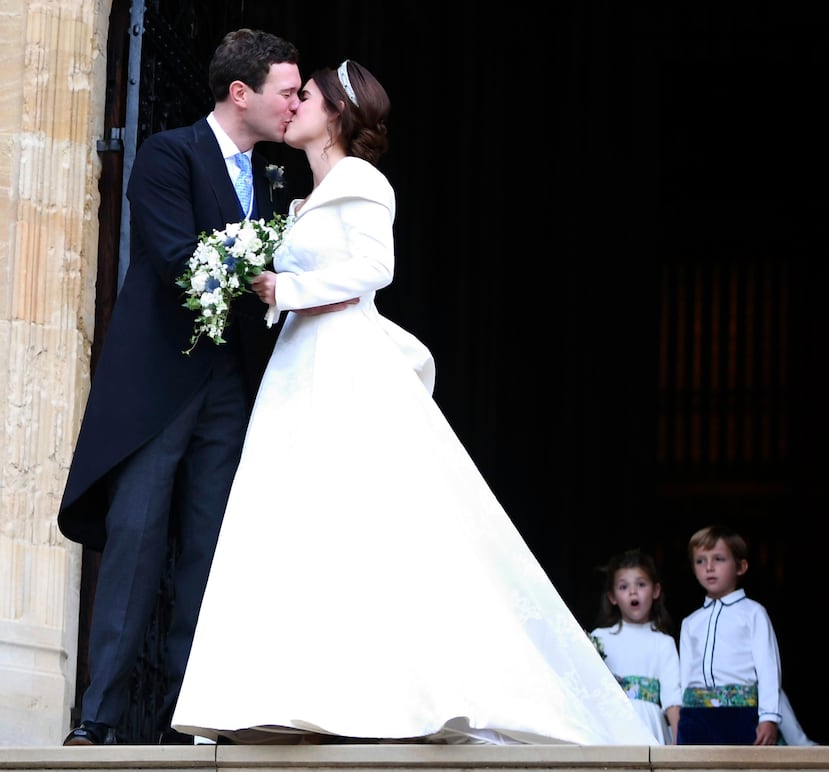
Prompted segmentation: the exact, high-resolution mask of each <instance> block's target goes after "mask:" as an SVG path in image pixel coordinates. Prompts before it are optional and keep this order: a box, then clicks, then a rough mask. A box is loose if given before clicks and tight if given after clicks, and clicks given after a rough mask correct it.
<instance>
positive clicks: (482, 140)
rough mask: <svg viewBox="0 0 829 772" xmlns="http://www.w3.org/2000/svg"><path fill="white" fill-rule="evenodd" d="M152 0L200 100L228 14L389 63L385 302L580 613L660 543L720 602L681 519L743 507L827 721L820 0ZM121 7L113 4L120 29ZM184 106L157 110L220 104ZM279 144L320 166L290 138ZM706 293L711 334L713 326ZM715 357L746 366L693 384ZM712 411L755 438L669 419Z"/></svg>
mask: <svg viewBox="0 0 829 772" xmlns="http://www.w3.org/2000/svg"><path fill="white" fill-rule="evenodd" d="M147 5H148V8H149V10H151V11H152V12H153V13H154V14H157V15H158V16H159V17H160V18H162V19H164V20H165V22H164V23H165V24H169V27H170V31H171V32H172V34H174V35H176V36H177V37H178V40H177V42H176V44H175V45H172V46H170V47H171V48H172V49H173V50H174V51H175V52H176V54H177V55H180V56H182V57H183V58H184V59H187V61H188V62H189V64H188V66H189V67H190V69H189V70H188V69H187V67H185V64H186V63H187V62H185V63H184V64H181V65H179V66H178V67H177V68H176V69H175V71H174V72H167V73H165V72H164V71H163V67H162V68H161V69H160V70H159V72H157V73H156V74H155V76H154V78H155V81H154V84H155V87H160V86H161V85H162V84H163V83H165V82H167V81H171V80H176V79H178V80H179V81H180V82H183V81H185V80H186V79H189V78H192V82H190V81H188V83H189V85H188V91H189V92H190V96H191V97H194V96H195V94H196V92H198V90H199V88H201V89H203V88H204V87H205V83H206V71H207V62H208V60H209V56H210V54H211V53H212V51H213V49H214V48H215V46H216V44H217V43H218V42H219V40H220V39H221V37H222V35H223V34H224V33H225V32H227V31H228V30H231V29H234V28H236V27H240V26H250V27H260V28H263V29H268V30H270V31H273V32H275V33H277V34H280V35H282V36H284V37H287V38H289V39H290V40H292V41H293V42H294V43H296V44H297V46H298V47H299V49H300V51H301V53H302V62H301V67H302V70H303V73H304V74H305V75H306V76H307V75H310V74H311V72H312V71H313V70H314V69H315V68H316V67H318V66H328V65H331V66H336V65H337V64H339V62H340V61H342V60H343V59H344V58H347V57H348V58H352V59H356V60H357V61H359V62H360V63H361V64H363V65H365V66H367V67H368V68H369V69H370V70H372V72H374V74H375V75H377V76H378V77H379V78H380V80H381V81H382V82H383V84H384V85H385V86H386V88H387V90H388V92H389V94H390V96H391V100H392V113H391V119H390V138H391V150H390V152H389V153H388V154H387V156H385V157H384V158H383V159H382V161H381V168H382V169H383V170H384V171H385V172H386V174H387V175H388V177H389V178H390V180H391V182H392V184H393V186H394V188H395V190H396V194H397V204H398V216H397V220H396V224H395V235H396V249H397V268H396V279H395V283H394V284H393V285H392V286H391V287H390V288H388V289H386V290H384V291H383V292H382V293H380V295H379V296H378V305H379V306H380V308H381V310H382V311H383V312H384V313H385V314H386V315H388V316H390V317H391V318H393V319H394V320H395V321H396V322H398V323H400V324H402V325H403V326H404V327H406V328H408V329H409V330H411V331H412V332H414V333H415V334H417V335H418V336H419V337H420V338H421V339H422V340H423V341H424V342H425V343H427V344H428V345H429V346H430V348H431V349H432V351H433V353H434V355H435V358H436V361H437V387H436V392H435V398H436V400H437V402H438V403H439V405H440V406H441V408H442V409H443V411H444V412H445V414H446V415H447V417H448V419H449V421H450V423H451V424H452V426H453V427H454V429H455V431H456V432H457V434H458V435H459V437H460V438H461V440H462V441H463V442H464V444H465V445H466V447H467V448H468V449H469V452H470V453H471V455H472V456H473V458H474V459H475V461H476V463H477V464H478V466H479V468H480V469H481V471H482V473H483V474H484V476H485V477H486V479H487V480H488V481H489V483H490V485H491V486H492V488H493V490H494V491H495V493H496V495H497V496H498V497H499V499H500V500H501V502H502V503H503V505H504V507H505V508H506V510H507V511H508V513H509V514H510V516H511V517H512V519H513V521H514V523H515V524H516V526H517V527H518V528H519V530H520V531H521V533H522V534H523V536H524V538H525V539H526V540H527V542H528V543H529V545H530V546H531V548H532V549H533V551H534V552H535V554H536V555H537V556H538V558H539V560H540V562H541V563H542V565H543V566H544V568H545V569H546V571H547V573H548V575H549V576H550V578H551V579H552V580H553V581H554V583H555V584H556V586H557V587H558V589H559V591H560V593H561V594H562V596H563V597H564V599H565V601H566V602H567V603H568V604H569V605H570V607H571V608H572V609H573V611H574V613H575V614H576V616H577V618H578V619H579V621H580V622H581V623H582V624H583V625H584V626H585V627H586V628H590V627H592V626H593V622H594V616H595V614H596V612H597V610H598V605H599V597H600V591H601V587H602V581H603V577H602V574H601V571H600V568H601V566H602V564H603V563H604V562H605V561H606V560H607V558H608V557H609V556H610V555H611V554H612V553H614V552H617V551H620V550H623V549H627V548H629V547H636V546H638V547H641V548H643V549H645V550H647V551H649V552H651V553H653V554H654V555H655V556H656V558H657V562H658V564H659V566H660V568H661V570H662V572H663V578H664V582H665V589H666V594H667V601H668V608H669V609H670V611H671V612H672V614H673V616H674V619H675V623H676V632H677V633H678V631H679V622H680V621H681V619H682V617H683V616H685V615H686V614H688V613H690V612H691V611H693V610H694V609H695V608H696V607H698V606H699V605H700V604H701V602H702V599H703V594H702V590H701V588H700V587H699V586H698V585H697V584H696V581H695V579H694V578H693V574H692V572H691V569H690V566H689V562H688V559H687V555H686V545H687V542H688V538H689V537H690V535H691V534H692V533H693V532H694V531H695V530H696V529H698V528H699V527H702V526H704V525H708V524H710V523H711V522H714V521H725V522H728V523H730V524H732V525H733V526H735V527H736V528H738V529H739V530H741V532H742V533H743V534H744V535H745V536H746V537H747V538H748V540H749V543H750V547H751V560H750V568H749V572H748V575H747V578H746V588H747V590H748V592H749V594H750V595H751V596H752V597H754V598H755V599H756V600H758V601H760V602H761V603H763V604H764V605H766V607H767V608H768V610H769V612H770V614H771V616H772V620H773V622H774V624H775V627H776V629H777V633H778V637H779V640H780V646H781V651H782V658H783V672H784V687H785V688H786V690H787V692H788V693H789V696H790V698H791V700H792V702H793V704H794V707H795V710H796V711H797V713H798V718H799V720H800V721H801V723H802V724H803V725H804V728H805V729H806V732H807V734H809V735H810V737H811V738H812V739H814V740H816V741H818V742H820V743H826V742H829V731H827V729H826V727H825V724H824V722H822V721H821V720H820V719H821V714H822V710H821V706H822V702H823V694H824V693H825V692H826V690H827V689H829V683H827V677H826V675H825V672H824V671H823V669H822V668H820V667H819V666H817V667H816V666H815V664H814V663H815V662H819V661H821V660H822V656H821V655H822V647H820V646H818V645H817V642H816V640H815V639H816V637H817V636H816V633H815V632H814V631H813V627H816V626H817V624H816V623H817V622H818V621H819V613H818V612H819V609H820V606H819V605H818V603H819V598H820V595H821V585H820V582H821V581H822V579H823V571H822V568H823V565H824V563H825V560H826V556H825V549H824V540H823V532H824V525H823V520H824V517H825V514H826V511H827V486H826V466H827V460H829V459H828V458H827V450H826V441H825V429H826V424H827V413H826V399H825V395H826V393H827V387H829V383H828V382H827V377H826V374H825V367H824V365H823V359H824V357H825V352H826V348H827V346H826V341H827V333H829V324H827V313H826V302H825V299H824V295H825V293H826V285H827V282H826V280H827V269H826V254H825V242H826V239H825V236H826V222H827V205H829V196H827V189H826V180H827V170H829V164H827V160H829V159H827V136H829V132H828V131H827V129H829V125H827V120H826V117H825V113H826V110H825V106H824V102H825V94H826V83H827V77H826V76H827V74H829V68H828V67H827V40H828V39H829V37H828V36H827V33H829V11H825V10H821V9H822V6H821V5H820V4H812V5H809V6H807V5H806V4H800V3H797V2H751V3H749V2H739V1H738V2H729V3H721V2H720V3H714V2H707V1H705V0H702V1H700V2H675V1H674V2H670V3H663V2H659V3H657V2H653V3H643V2H626V3H620V2H617V1H614V0H607V1H606V2H592V1H591V0H584V1H583V2H577V1H575V0H570V1H566V2H560V3H554V4H548V5H547V6H543V11H542V10H538V11H535V10H530V9H529V7H524V6H525V4H523V3H508V4H505V5H503V6H500V7H496V8H495V9H494V10H493V9H487V11H486V12H485V11H484V7H483V6H479V5H477V4H471V3H462V4H447V3H437V2H413V1H412V0H410V1H408V2H406V1H403V2H393V3H390V2H384V1H383V0H365V1H362V2H356V1H355V2H345V1H344V0H338V1H334V0H332V1H331V2H326V3H309V2H297V1H295V0H291V1H290V2H268V3H265V2H262V3H250V2H242V1H240V0H237V1H236V2H229V1H228V0H205V1H204V2H198V3H196V2H189V3H188V2H173V1H172V0H169V1H167V0H155V2H150V3H148V4H147ZM527 6H528V4H527ZM127 7H128V4H127V3H125V2H124V0H115V2H114V3H113V20H112V25H111V29H114V28H115V26H116V15H117V14H118V13H121V15H122V18H123V14H124V9H125V8H127ZM119 9H120V11H119ZM161 38H163V36H159V39H161ZM161 47H163V46H161ZM145 48H147V44H146V43H145ZM145 58H147V59H149V58H151V55H150V52H149V51H146V52H145ZM110 60H111V66H114V63H115V61H116V60H117V57H116V56H114V55H113V52H112V51H111V52H110ZM188 73H189V75H188ZM201 79H203V80H201ZM119 82H120V81H117V78H116V80H115V81H112V82H111V83H110V88H112V89H117V88H118V87H119V86H118V83H119ZM142 88H144V87H143V86H142ZM208 107H209V105H208ZM182 109H183V108H182ZM191 109H195V116H192V115H191V116H188V115H184V114H183V115H180V116H175V115H167V114H164V115H163V116H162V117H161V118H159V117H158V115H156V118H155V119H154V121H153V125H152V126H151V127H150V129H151V130H156V129H159V128H165V127H166V126H167V125H172V124H174V123H175V122H176V118H177V117H178V118H179V119H181V120H184V119H185V118H186V119H187V121H186V122H189V120H190V119H192V118H193V117H196V116H197V115H199V114H201V112H203V103H202V104H199V105H196V106H195V108H192V106H191ZM185 112H186V111H185ZM145 128H146V127H145ZM263 149H265V150H266V152H268V153H269V154H270V155H271V156H272V158H273V159H274V160H276V161H279V162H282V163H284V164H285V165H286V166H287V172H288V175H289V179H290V180H291V181H292V182H293V184H294V185H295V186H296V187H301V186H302V180H303V179H305V180H306V184H307V175H306V172H305V165H304V158H303V157H302V156H301V155H299V154H297V153H296V152H295V151H292V150H291V149H290V148H286V147H284V146H269V147H266V148H263ZM102 185H103V183H102ZM296 187H295V190H296ZM296 192H297V193H298V194H304V193H305V192H306V191H304V190H296ZM104 219H105V218H103V217H102V224H103V223H104ZM110 219H111V218H110ZM105 272H106V268H105V267H103V268H102V270H101V274H102V275H104V274H105ZM717 288H719V289H722V293H723V294H722V296H721V295H720V294H718V292H719V289H717ZM102 297H104V295H103V290H102V289H99V303H100V302H101V298H102ZM101 305H102V306H103V305H104V303H101ZM687 308H699V309H701V312H700V314H699V315H697V316H693V315H690V316H689V315H687V314H686V313H685V312H686V310H687ZM718 308H722V309H723V314H724V316H727V317H728V321H727V322H725V323H724V324H723V325H722V330H721V333H722V334H721V336H720V337H719V338H718V337H717V336H716V335H714V333H711V334H710V335H708V333H709V330H708V329H707V327H705V326H704V325H702V323H701V322H700V320H701V319H707V318H709V317H711V316H712V315H716V314H715V313H714V312H715V311H716V309H718ZM688 319H691V322H690V323H688ZM683 323H685V326H683ZM686 327H687V329H686ZM757 329H759V330H760V332H761V333H762V334H759V333H758V334H756V335H755V333H756V330H757ZM683 331H684V332H683ZM694 341H703V343H704V345H701V348H700V349H695V348H694V345H693V344H694ZM706 341H707V342H706ZM717 341H719V342H721V343H722V345H723V346H725V347H729V346H731V348H730V349H729V351H731V353H729V354H726V353H723V351H721V348H718V347H717V345H718V344H717ZM686 343H687V346H686V345H684V344H686ZM715 344H717V345H715ZM732 344H733V346H732ZM735 363H736V364H735ZM718 364H719V365H721V369H722V371H723V373H730V372H731V370H730V369H729V367H731V366H732V365H733V367H734V370H735V372H736V371H737V370H739V372H737V375H735V376H734V378H733V379H731V380H729V379H728V378H726V375H725V374H724V375H723V376H722V380H721V383H720V386H719V387H718V388H717V389H713V388H712V389H710V390H708V391H706V388H705V384H706V383H708V382H709V381H710V382H713V380H715V378H714V375H713V373H715V372H716V371H717V366H718ZM737 365H739V367H738V366H737ZM692 371H698V372H701V373H702V376H701V383H702V386H700V383H695V382H693V379H690V380H689V378H688V377H687V375H686V374H687V372H692ZM729 377H730V376H729ZM683 378H684V380H683ZM712 395H713V396H712ZM746 406H747V407H746ZM720 417H721V418H722V420H721V422H720V423H719V424H718V423H717V421H719V420H720ZM686 419H687V420H686ZM697 419H699V421H700V422H701V425H705V426H710V427H715V426H720V427H721V428H722V432H723V434H727V433H728V432H730V431H732V429H733V431H734V432H735V434H734V435H733V436H739V437H740V438H741V439H740V443H735V444H734V445H733V447H732V445H729V444H728V443H727V442H725V441H723V443H720V445H717V443H716V442H715V441H714V439H712V438H713V436H714V435H713V434H706V435H705V439H706V442H703V443H702V445H703V446H704V447H706V448H708V451H705V452H702V453H700V452H697V451H695V450H694V447H695V446H694V443H693V441H692V440H691V439H687V438H686V434H685V433H683V432H684V430H683V429H682V427H685V428H688V427H692V426H693V425H694V423H693V422H694V421H696V420H697ZM665 427H668V429H665ZM735 427H736V428H735ZM706 431H709V430H706ZM713 431H714V428H711V429H710V432H713ZM690 436H691V432H690V430H689V432H688V437H690ZM729 436H731V435H729ZM665 438H667V439H665ZM763 438H765V439H763ZM706 443H707V444H706ZM715 446H716V447H715ZM738 446H739V447H738ZM735 448H736V450H735ZM393 515H394V513H393V511H391V512H390V517H393ZM436 536H437V535H436ZM424 570H428V566H426V565H424ZM275 608H277V609H278V603H277V604H276V605H275Z"/></svg>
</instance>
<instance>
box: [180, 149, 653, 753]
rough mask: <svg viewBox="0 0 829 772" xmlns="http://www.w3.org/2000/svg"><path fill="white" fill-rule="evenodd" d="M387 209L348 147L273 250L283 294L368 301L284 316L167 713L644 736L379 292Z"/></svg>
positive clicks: (260, 721) (294, 722) (358, 734)
mask: <svg viewBox="0 0 829 772" xmlns="http://www.w3.org/2000/svg"><path fill="white" fill-rule="evenodd" d="M393 217H394V194H393V192H392V189H391V187H390V186H389V185H388V182H387V181H386V179H385V177H383V175H382V174H381V173H380V172H379V171H377V170H376V169H375V168H374V167H373V166H371V165H370V164H368V163H366V162H364V161H362V160H359V159H356V158H350V157H349V158H346V159H344V160H342V161H340V162H339V163H337V164H336V166H335V167H334V168H333V170H332V171H331V172H329V174H328V175H327V176H326V177H325V179H324V180H323V181H322V183H321V184H320V185H319V186H318V187H317V188H316V189H315V190H314V192H313V193H312V195H311V196H310V197H309V198H308V200H307V201H306V203H305V205H304V206H303V207H302V209H301V211H300V212H299V213H298V214H297V215H296V217H295V219H294V221H293V223H292V225H291V227H290V229H289V230H288V232H287V234H286V237H285V241H284V243H283V245H282V246H281V247H280V249H279V251H278V254H277V257H276V262H275V264H276V268H277V270H278V271H281V272H286V273H282V274H281V275H280V276H279V277H278V279H277V288H276V295H277V300H278V304H279V305H278V308H277V310H278V311H282V310H285V309H291V308H303V307H310V306H316V305H319V304H321V303H328V302H332V301H335V300H341V299H343V298H347V297H355V296H358V295H359V296H360V302H359V304H357V305H354V306H351V307H349V308H347V309H346V310H344V311H339V312H336V313H328V314H322V315H317V316H298V315H296V314H289V315H288V318H287V319H286V322H285V325H284V327H283V330H282V332H281V334H280V337H279V340H278V343H277V345H276V348H275V350H274V353H273V356H272V358H271V361H270V364H269V366H268V369H267V372H266V374H265V376H264V379H263V382H262V385H261V387H260V390H259V395H258V398H257V402H256V406H255V409H254V412H253V416H252V418H251V421H250V425H249V428H248V433H247V438H246V443H245V449H244V453H243V456H242V460H241V463H240V465H239V469H238V472H237V474H236V479H235V482H234V485H233V489H232V492H231V494H230V499H229V502H228V506H227V511H226V514H225V519H224V524H223V526H222V531H221V536H220V538H219V543H218V547H217V550H216V555H215V559H214V562H213V568H212V571H211V574H210V579H209V582H208V586H207V591H206V594H205V597H204V601H203V603H202V607H201V613H200V616H199V622H198V627H197V630H196V635H195V639H194V642H193V647H192V651H191V654H190V660H189V663H188V666H187V672H186V675H185V678H184V684H183V688H182V691H181V695H180V698H179V700H178V704H177V707H176V710H175V714H174V716H173V726H174V727H175V728H176V729H177V730H179V731H182V732H188V733H192V734H196V735H200V736H202V737H207V738H212V739H216V738H217V736H218V735H219V734H226V735H229V736H232V737H236V738H237V739H239V738H251V737H256V736H258V737H259V738H260V739H261V737H262V736H265V737H267V736H268V735H266V734H264V733H267V732H281V731H303V730H307V731H311V732H315V733H324V734H332V735H341V736H345V737H351V738H381V739H389V740H392V739H400V738H421V739H425V740H433V741H446V742H458V741H483V742H540V743H579V744H598V745H613V744H624V745H655V744H657V743H656V740H655V738H654V737H653V736H652V735H651V734H650V732H649V730H648V729H647V728H646V727H645V725H644V724H643V723H642V721H641V720H640V719H639V718H638V717H637V716H636V714H635V713H634V710H633V708H632V707H631V704H630V701H629V700H628V698H627V697H626V696H625V694H624V692H623V691H622V689H621V688H620V687H619V685H618V684H617V682H616V681H615V679H614V678H613V676H612V675H611V673H610V671H609V670H608V668H607V667H605V665H604V663H603V662H602V660H601V658H600V656H599V655H598V653H597V652H596V650H595V649H594V647H593V645H592V644H591V643H590V641H589V639H588V637H587V634H586V632H585V631H584V630H583V629H582V628H581V627H580V625H579V624H578V622H577V621H576V619H575V618H574V616H573V615H572V614H571V612H570V611H569V609H568V608H567V606H566V605H565V604H564V602H563V601H562V599H561V598H560V597H559V594H558V592H557V591H556V589H555V587H554V586H553V585H552V583H551V582H550V581H549V579H548V577H547V576H546V574H545V572H544V570H543V569H542V567H541V566H540V564H539V563H538V562H537V560H536V559H535V557H534V556H533V555H532V553H531V551H530V550H529V548H528V547H527V545H526V543H525V542H524V541H523V539H522V538H521V536H520V534H519V533H518V531H517V530H516V529H515V527H514V526H513V524H512V522H511V521H510V518H509V517H508V515H507V513H506V512H505V511H504V510H503V508H502V507H501V506H500V505H499V503H498V501H497V500H496V498H495V496H494V495H493V493H492V492H491V491H490V489H489V487H488V486H487V484H486V482H485V481H484V479H483V478H482V476H481V474H480V473H479V471H478V470H477V468H476V467H475V465H474V463H473V462H472V460H471V458H470V456H469V455H468V453H467V452H466V451H465V449H464V448H463V446H462V445H461V443H460V442H459V440H458V439H457V437H456V435H455V434H454V432H453V431H452V429H451V427H450V426H449V424H448V423H447V421H446V419H445V417H444V416H443V414H442V413H441V411H440V409H439V408H438V406H437V405H436V403H435V402H434V401H433V399H432V397H431V389H432V385H433V383H432V379H433V377H434V371H433V369H432V362H431V357H430V355H429V352H428V350H427V349H426V348H425V347H424V346H423V345H422V344H420V343H419V341H417V340H416V339H415V338H414V337H413V336H411V335H409V334H408V333H406V332H405V331H403V330H402V329H401V328H399V327H397V326H396V325H394V324H392V323H391V322H390V321H388V320H387V319H384V318H383V317H381V316H380V314H379V313H378V310H377V308H376V307H375V304H374V292H375V290H376V289H379V288H381V287H383V286H385V285H387V284H388V283H389V282H390V281H391V278H392V273H393V262H394V258H393V254H394V252H393V239H392V221H393ZM251 728H256V729H257V730H258V732H253V733H251V732H249V731H247V732H246V731H238V730H249V729H251ZM234 732H237V734H235V735H234V734H233V733H234ZM271 736H273V735H271Z"/></svg>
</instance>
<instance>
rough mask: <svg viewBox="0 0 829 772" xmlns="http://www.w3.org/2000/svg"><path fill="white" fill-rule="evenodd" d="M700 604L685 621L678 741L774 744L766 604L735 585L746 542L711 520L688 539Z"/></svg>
mask: <svg viewBox="0 0 829 772" xmlns="http://www.w3.org/2000/svg"><path fill="white" fill-rule="evenodd" d="M688 555H689V557H690V558H691V565H692V566H693V569H694V575H695V576H696V578H697V581H698V582H699V583H700V585H701V586H702V587H703V589H704V590H705V592H706V597H705V601H704V603H703V605H702V608H700V609H698V610H697V611H694V612H693V613H692V614H689V615H688V616H687V617H685V619H683V620H682V627H681V629H680V634H679V663H680V678H681V685H682V708H681V710H680V713H679V727H678V732H677V744H678V745H776V744H777V738H778V724H779V723H780V719H781V712H780V680H781V672H780V652H779V649H778V645H777V637H776V635H775V633H774V628H773V627H772V624H771V619H769V615H768V612H767V611H766V609H765V608H764V607H763V606H762V605H761V604H759V603H757V602H756V601H753V600H751V599H749V598H748V597H746V593H745V590H743V589H738V588H737V586H738V584H739V582H740V577H742V576H744V575H745V573H746V571H747V570H748V559H747V557H748V546H747V545H746V542H745V540H744V539H743V538H742V537H741V536H740V535H739V534H738V533H736V532H734V531H732V530H731V529H730V528H727V527H725V526H720V525H715V526H709V527H707V528H703V529H701V530H699V531H697V532H696V533H695V534H694V535H693V536H692V537H691V539H690V541H689V543H688Z"/></svg>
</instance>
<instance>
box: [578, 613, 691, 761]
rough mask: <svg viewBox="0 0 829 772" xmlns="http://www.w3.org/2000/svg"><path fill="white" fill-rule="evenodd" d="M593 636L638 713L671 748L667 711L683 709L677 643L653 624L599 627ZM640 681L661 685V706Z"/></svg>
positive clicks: (662, 741) (627, 623)
mask: <svg viewBox="0 0 829 772" xmlns="http://www.w3.org/2000/svg"><path fill="white" fill-rule="evenodd" d="M591 635H593V636H595V637H596V638H598V639H599V641H600V642H601V645H602V648H603V650H604V654H605V665H607V667H608V668H609V669H610V672H611V673H613V675H614V676H616V677H617V678H627V679H629V680H628V681H627V682H625V683H623V686H624V688H625V690H626V694H627V695H628V697H629V698H630V700H631V703H632V704H633V707H634V708H635V709H636V712H637V713H638V714H639V716H640V717H641V718H642V720H643V721H644V722H645V723H646V724H647V726H648V728H649V729H650V730H651V732H653V734H654V735H655V736H656V738H657V740H658V741H659V742H660V743H661V744H662V745H670V744H671V742H672V739H671V730H670V726H669V725H668V720H667V718H666V717H665V709H666V708H669V707H671V706H672V705H677V706H681V705H682V690H681V688H680V680H679V679H680V674H679V653H678V651H677V647H676V641H675V640H674V639H673V638H672V637H671V636H670V635H667V634H666V633H662V632H659V631H658V630H654V629H653V627H651V625H650V623H649V622H648V623H646V624H641V625H640V624H631V623H630V622H622V623H620V624H617V625H613V627H597V628H596V629H595V630H593V632H592V633H591ZM639 679H652V680H654V681H657V682H658V684H659V703H656V702H653V701H652V700H650V699H642V697H644V696H647V692H648V690H647V688H642V686H641V684H640V683H639Z"/></svg>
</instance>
